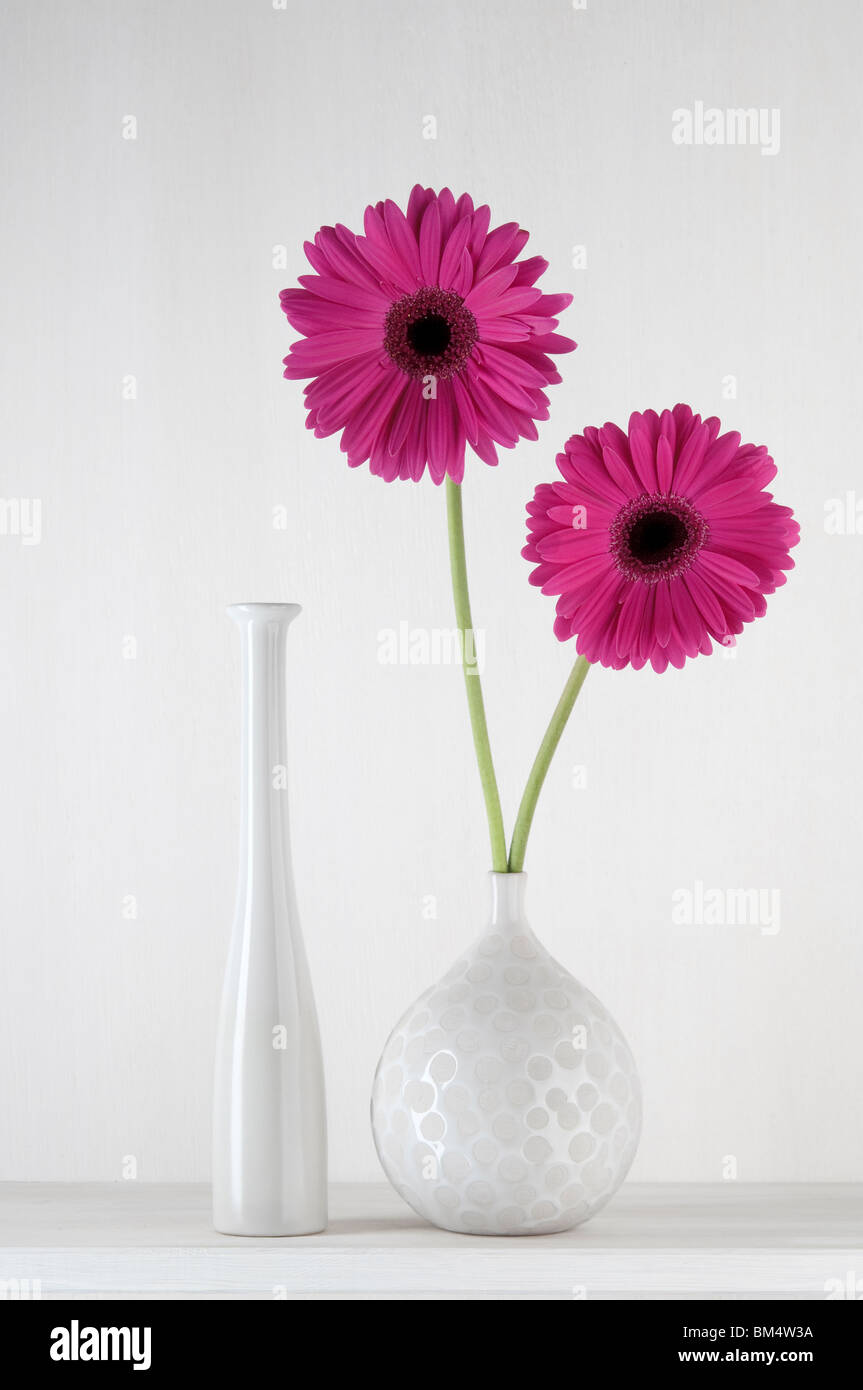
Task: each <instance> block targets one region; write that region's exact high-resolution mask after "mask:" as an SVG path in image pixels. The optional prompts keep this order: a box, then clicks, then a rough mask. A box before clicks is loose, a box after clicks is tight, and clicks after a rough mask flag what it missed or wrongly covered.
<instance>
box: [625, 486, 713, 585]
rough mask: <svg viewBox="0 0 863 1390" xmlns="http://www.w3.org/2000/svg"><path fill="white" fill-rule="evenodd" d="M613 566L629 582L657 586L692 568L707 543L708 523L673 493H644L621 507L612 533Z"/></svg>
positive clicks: (689, 503)
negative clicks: (660, 582) (638, 581)
mask: <svg viewBox="0 0 863 1390" xmlns="http://www.w3.org/2000/svg"><path fill="white" fill-rule="evenodd" d="M609 538H610V549H611V554H612V556H613V558H614V563H615V564H616V566H617V568H618V569H619V570H620V571H621V573H622V574H624V575H625V576H626V578H627V579H640V580H641V581H642V583H645V584H656V583H657V582H658V581H659V580H660V579H674V578H675V577H676V576H677V575H678V574H682V573H683V572H684V570H687V569H689V566H690V565H691V564H692V562H693V560H694V559H695V556H696V555H697V554H698V552H699V550H700V549H701V547H702V546H703V544H704V542H705V541H706V540H707V522H706V521H705V520H704V517H703V516H702V515H701V513H700V512H697V511H696V510H695V508H694V507H693V505H692V503H691V502H687V500H686V498H684V497H676V496H675V495H674V494H673V493H644V494H643V495H642V496H641V497H634V498H633V499H632V501H631V502H627V503H626V505H625V506H623V507H621V509H620V511H619V512H618V514H617V516H616V517H615V518H614V521H613V522H612V523H611V528H610V531H609Z"/></svg>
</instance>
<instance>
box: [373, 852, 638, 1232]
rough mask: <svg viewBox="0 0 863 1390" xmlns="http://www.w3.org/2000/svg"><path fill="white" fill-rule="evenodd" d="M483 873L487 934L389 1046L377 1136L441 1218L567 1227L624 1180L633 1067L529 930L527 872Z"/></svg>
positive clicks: (596, 1006)
mask: <svg viewBox="0 0 863 1390" xmlns="http://www.w3.org/2000/svg"><path fill="white" fill-rule="evenodd" d="M490 879H491V889H492V907H491V917H490V921H489V925H488V927H487V928H486V931H485V932H484V933H483V935H482V936H481V937H480V939H479V940H478V941H477V942H476V943H475V944H474V945H473V947H472V948H471V949H470V950H468V951H467V952H466V953H465V955H464V956H463V957H462V958H461V959H460V960H459V961H458V962H457V963H456V964H455V965H454V966H453V968H452V969H451V970H450V971H449V972H448V974H446V975H445V976H444V978H443V979H442V980H441V981H440V982H439V983H438V984H436V985H432V987H431V989H428V990H426V992H425V993H424V994H423V995H421V996H420V998H419V999H418V1000H417V1001H416V1003H415V1004H414V1005H413V1006H412V1008H410V1009H409V1010H408V1011H407V1013H406V1014H405V1015H404V1017H403V1018H402V1019H401V1021H400V1022H399V1023H398V1024H397V1025H396V1027H395V1029H394V1031H393V1032H392V1034H391V1035H390V1038H389V1040H388V1042H387V1044H386V1047H385V1048H384V1051H383V1055H382V1057H381V1060H380V1062H379V1064H378V1069H377V1073H376V1076H375V1083H374V1090H373V1094H372V1129H373V1132H374V1138H375V1145H376V1147H377V1150H378V1155H379V1157H380V1160H381V1163H382V1165H383V1168H384V1172H385V1173H386V1175H387V1177H388V1178H389V1180H390V1182H391V1183H392V1184H393V1186H394V1187H395V1188H396V1190H397V1191H398V1192H399V1193H401V1195H402V1196H403V1197H404V1199H405V1201H406V1202H408V1203H409V1204H410V1205H411V1206H412V1207H413V1209H414V1211H416V1212H418V1213H419V1214H420V1215H421V1216H424V1217H425V1218H426V1219H427V1220H429V1221H432V1222H434V1224H435V1225H437V1226H443V1227H444V1228H445V1229H447V1230H450V1231H466V1232H471V1233H473V1234H477V1235H481V1234H488V1235H529V1234H541V1233H543V1232H551V1231H565V1230H569V1229H570V1228H571V1227H572V1226H577V1225H578V1224H579V1223H580V1222H582V1221H586V1220H587V1219H588V1218H589V1217H591V1216H593V1215H594V1214H595V1213H596V1212H597V1211H598V1210H599V1209H600V1207H602V1206H603V1205H604V1204H605V1203H606V1202H607V1201H608V1200H609V1198H610V1197H612V1196H613V1195H614V1193H615V1192H616V1190H617V1188H618V1187H619V1186H620V1184H621V1183H622V1182H623V1180H624V1178H625V1177H626V1173H627V1171H628V1169H629V1166H630V1164H631V1162H632V1159H633V1157H634V1155H635V1150H636V1148H637V1146H638V1139H639V1134H640V1131H641V1092H640V1087H639V1083H638V1076H637V1074H636V1070H635V1063H634V1062H633V1059H632V1054H631V1052H630V1050H629V1048H628V1046H627V1044H626V1040H625V1039H624V1037H623V1034H622V1033H621V1031H620V1029H619V1028H618V1026H617V1024H616V1023H615V1022H614V1019H613V1018H611V1016H610V1015H609V1013H608V1011H607V1010H606V1009H605V1008H604V1006H603V1005H602V1004H601V1003H600V1002H599V1000H598V999H596V998H595V996H594V995H592V994H591V993H590V991H589V990H587V989H585V988H584V986H583V985H581V984H579V982H578V981H577V980H574V979H573V977H572V976H571V975H570V974H569V973H568V972H567V971H566V970H564V969H563V967H562V966H560V965H558V963H557V962H556V961H555V960H553V959H552V958H551V956H550V955H549V954H548V952H547V951H546V950H545V948H544V947H543V946H542V944H541V943H540V942H539V941H538V940H537V938H536V937H535V936H534V934H533V932H532V931H531V929H530V927H529V925H528V923H527V920H526V918H525V915H524V889H525V879H526V875H525V874H494V873H493V874H491V875H490Z"/></svg>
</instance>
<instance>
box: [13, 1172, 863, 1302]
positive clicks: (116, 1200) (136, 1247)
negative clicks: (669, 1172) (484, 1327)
mask: <svg viewBox="0 0 863 1390" xmlns="http://www.w3.org/2000/svg"><path fill="white" fill-rule="evenodd" d="M209 1203H210V1198H209V1189H208V1188H207V1187H206V1186H204V1185H198V1184H145V1183H136V1182H126V1183H123V1182H118V1183H112V1184H109V1183H100V1184H95V1183H93V1184H74V1185H73V1184H59V1183H3V1184H0V1296H2V1295H3V1293H4V1292H5V1297H7V1298H9V1297H14V1296H20V1293H21V1291H22V1290H23V1291H25V1292H26V1290H27V1288H28V1287H29V1288H31V1289H32V1288H33V1287H34V1285H33V1281H38V1283H37V1284H36V1285H35V1287H36V1289H37V1290H38V1293H39V1296H41V1297H42V1298H43V1299H50V1298H69V1297H74V1298H172V1299H173V1298H221V1299H230V1298H265V1299H273V1298H288V1299H308V1298H326V1299H340V1298H352V1299H356V1298H361V1299H362V1298H375V1299H380V1298H383V1299H390V1298H408V1299H410V1298H445V1299H459V1298H469V1299H484V1298H492V1299H524V1298H527V1299H565V1300H573V1299H579V1300H580V1299H597V1298H599V1299H602V1298H663V1299H666V1298H685V1299H699V1298H717V1297H718V1298H731V1299H751V1298H756V1299H761V1298H782V1299H787V1298H792V1299H825V1298H826V1297H827V1293H828V1291H829V1290H831V1289H835V1288H836V1285H835V1284H830V1283H829V1281H831V1280H834V1281H835V1280H838V1281H842V1283H845V1282H847V1281H848V1280H849V1277H850V1278H854V1277H856V1278H857V1279H863V1185H859V1186H858V1185H855V1186H851V1185H846V1184H839V1183H836V1184H823V1185H813V1186H802V1185H782V1186H772V1185H766V1184H741V1183H723V1184H717V1185H706V1184H704V1185H702V1184H683V1185H672V1184H662V1185H654V1184H651V1185H638V1184H627V1185H626V1186H625V1187H624V1188H623V1190H622V1191H621V1192H619V1193H618V1195H617V1197H616V1198H615V1200H614V1201H613V1202H612V1203H611V1205H610V1206H609V1207H607V1208H606V1209H605V1210H604V1211H603V1212H601V1213H600V1214H599V1215H598V1216H597V1217H596V1218H595V1219H594V1220H593V1221H590V1222H588V1223H587V1224H586V1225H584V1226H581V1227H579V1228H577V1229H576V1230H575V1231H572V1232H569V1233H567V1234H564V1235H551V1236H539V1237H536V1236H526V1237H502V1236H501V1237H481V1236H462V1235H453V1234H451V1233H449V1232H446V1231H439V1230H437V1229H436V1228H435V1227H433V1226H429V1225H426V1224H425V1222H423V1221H421V1220H420V1219H419V1218H418V1217H416V1216H415V1215H414V1214H413V1212H412V1211H411V1210H410V1209H409V1208H408V1207H406V1206H405V1205H404V1203H403V1202H402V1201H401V1200H400V1198H399V1197H397V1196H396V1195H395V1193H394V1192H392V1191H391V1189H390V1188H389V1187H387V1186H386V1185H384V1184H367V1185H336V1186H334V1187H333V1188H332V1189H331V1197H330V1225H329V1227H328V1229H327V1230H326V1232H324V1233H323V1234H321V1235H317V1236H301V1237H292V1238H282V1239H263V1238H248V1237H231V1236H223V1235H219V1234H218V1233H217V1232H216V1231H214V1230H213V1229H212V1226H211V1224H210V1205H209ZM24 1281H30V1283H29V1285H28V1284H27V1283H26V1282H24Z"/></svg>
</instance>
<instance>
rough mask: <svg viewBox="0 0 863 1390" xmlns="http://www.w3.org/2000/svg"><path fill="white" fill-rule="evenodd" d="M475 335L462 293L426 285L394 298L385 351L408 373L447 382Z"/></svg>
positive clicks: (457, 368) (472, 322)
mask: <svg viewBox="0 0 863 1390" xmlns="http://www.w3.org/2000/svg"><path fill="white" fill-rule="evenodd" d="M477 337H478V330H477V326H476V319H475V318H474V316H473V314H472V313H471V312H470V310H469V309H466V308H465V305H464V301H463V300H462V297H461V295H458V294H456V293H455V292H454V291H453V290H441V289H438V288H437V287H436V286H434V285H427V286H425V288H424V289H421V290H417V291H416V293H415V294H406V295H404V296H403V297H402V298H401V299H398V300H396V302H395V304H393V305H392V307H391V309H390V311H389V313H388V314H387V317H386V321H385V323H384V350H385V351H386V353H387V355H388V356H389V358H390V360H391V361H392V362H394V363H395V365H396V366H397V367H398V368H399V370H400V371H403V372H405V373H406V374H407V376H413V377H425V376H434V377H438V378H439V379H440V380H441V381H446V380H447V378H448V377H451V376H455V375H456V373H457V372H460V371H461V369H462V367H463V366H464V364H465V362H466V361H467V360H468V358H469V357H470V354H471V351H472V349H473V345H474V343H475V342H476V340H477Z"/></svg>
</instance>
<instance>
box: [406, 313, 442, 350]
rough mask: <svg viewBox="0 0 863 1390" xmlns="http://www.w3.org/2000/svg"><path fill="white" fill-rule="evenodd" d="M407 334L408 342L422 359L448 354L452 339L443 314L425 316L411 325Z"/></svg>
mask: <svg viewBox="0 0 863 1390" xmlns="http://www.w3.org/2000/svg"><path fill="white" fill-rule="evenodd" d="M406 332H407V340H408V342H409V343H410V345H411V347H412V348H413V350H414V352H418V353H419V354H420V356H421V357H439V356H440V355H441V353H442V352H446V350H447V348H448V347H449V344H450V339H451V338H452V333H451V332H450V326H449V324H448V323H447V321H446V319H445V318H444V316H443V314H425V315H424V316H423V318H421V319H415V320H414V322H413V323H409V324H408V326H407V330H406Z"/></svg>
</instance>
